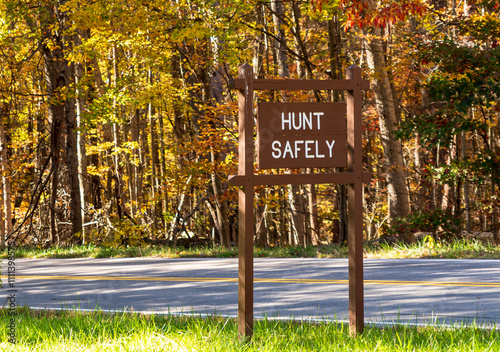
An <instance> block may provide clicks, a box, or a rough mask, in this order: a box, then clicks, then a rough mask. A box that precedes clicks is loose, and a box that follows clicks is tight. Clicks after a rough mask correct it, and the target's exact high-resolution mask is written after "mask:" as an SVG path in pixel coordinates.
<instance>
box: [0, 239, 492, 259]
mask: <svg viewBox="0 0 500 352" xmlns="http://www.w3.org/2000/svg"><path fill="white" fill-rule="evenodd" d="M364 255H365V257H366V258H448V259H451V258H462V259H472V258H474V259H500V246H498V245H495V244H492V243H489V242H481V241H478V240H475V239H457V240H454V241H450V242H444V241H443V242H425V241H421V242H417V243H413V244H404V243H398V244H384V243H380V244H373V243H370V242H367V243H365V244H364ZM237 256H238V248H236V247H232V248H228V249H225V248H222V247H220V246H203V247H193V248H183V247H177V248H174V247H168V246H154V245H149V244H148V245H144V246H141V247H138V246H120V247H103V246H97V245H94V244H88V245H72V246H69V247H57V246H55V247H49V248H37V247H26V246H21V247H18V248H16V257H17V258H127V257H158V258H193V257H201V258H205V257H206V258H236V257H237ZM254 256H255V257H257V258H259V257H266V258H347V256H348V249H347V246H339V245H337V244H330V245H321V246H307V247H305V248H304V247H299V246H293V247H290V246H284V247H278V246H274V247H256V248H255V250H254ZM0 258H7V250H4V251H3V252H1V253H0Z"/></svg>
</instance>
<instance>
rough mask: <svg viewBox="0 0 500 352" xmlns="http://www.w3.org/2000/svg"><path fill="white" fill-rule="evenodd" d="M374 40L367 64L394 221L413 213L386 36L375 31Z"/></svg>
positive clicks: (377, 29) (379, 31)
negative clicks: (398, 133)
mask: <svg viewBox="0 0 500 352" xmlns="http://www.w3.org/2000/svg"><path fill="white" fill-rule="evenodd" d="M371 34H372V35H373V39H372V40H371V41H370V42H368V43H367V45H368V47H369V50H367V61H368V66H369V68H370V69H371V70H372V71H373V74H374V75H375V77H377V79H376V80H373V81H372V82H373V83H374V84H373V86H372V89H373V91H374V93H375V99H376V105H377V111H378V115H379V124H380V137H381V140H382V146H383V148H384V162H385V167H386V172H387V190H388V203H389V215H390V218H391V219H394V218H397V217H403V216H406V215H408V214H409V212H410V202H409V192H408V187H407V184H406V177H405V170H404V161H403V153H402V146H401V141H399V140H397V139H396V137H395V136H394V132H395V131H396V129H397V126H398V118H397V115H396V106H395V99H394V96H395V94H394V92H393V91H392V89H391V82H390V80H389V74H388V70H389V68H388V67H387V64H386V61H385V56H384V46H383V43H382V32H381V29H380V28H378V27H373V28H372V33H371Z"/></svg>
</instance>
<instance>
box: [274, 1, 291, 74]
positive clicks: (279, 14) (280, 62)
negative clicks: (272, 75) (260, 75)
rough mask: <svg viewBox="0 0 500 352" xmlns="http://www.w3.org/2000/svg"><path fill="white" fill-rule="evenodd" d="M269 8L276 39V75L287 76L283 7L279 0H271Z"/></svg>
mask: <svg viewBox="0 0 500 352" xmlns="http://www.w3.org/2000/svg"><path fill="white" fill-rule="evenodd" d="M271 10H272V11H273V22H274V31H275V33H276V36H277V37H278V40H277V41H276V45H275V50H276V59H277V62H276V63H277V66H278V75H279V76H280V77H289V76H290V71H289V68H288V60H287V55H286V37H285V29H284V28H283V16H284V14H285V9H284V6H283V2H282V1H281V0H271Z"/></svg>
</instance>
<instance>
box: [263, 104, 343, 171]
mask: <svg viewBox="0 0 500 352" xmlns="http://www.w3.org/2000/svg"><path fill="white" fill-rule="evenodd" d="M346 146H347V125H346V106H345V103H259V105H258V115H257V167H258V168H260V169H273V168H301V167H306V168H307V167H345V166H347V154H346V152H347V148H346Z"/></svg>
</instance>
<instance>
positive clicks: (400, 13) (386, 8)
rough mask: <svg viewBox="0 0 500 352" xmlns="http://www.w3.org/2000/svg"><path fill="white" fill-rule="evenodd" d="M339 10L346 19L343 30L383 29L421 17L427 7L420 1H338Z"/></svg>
mask: <svg viewBox="0 0 500 352" xmlns="http://www.w3.org/2000/svg"><path fill="white" fill-rule="evenodd" d="M339 6H340V8H341V9H342V10H343V13H344V15H345V16H346V17H347V20H346V22H345V25H344V28H345V29H346V30H347V29H349V28H351V27H354V26H358V27H360V28H363V27H380V28H384V27H386V26H387V25H391V24H393V23H396V22H398V21H404V20H406V19H407V18H408V17H409V16H422V15H424V14H425V12H426V11H427V7H426V6H425V4H424V3H423V2H422V1H421V0H403V1H393V0H391V1H382V2H380V3H377V4H376V3H375V2H374V1H372V0H340V2H339Z"/></svg>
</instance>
